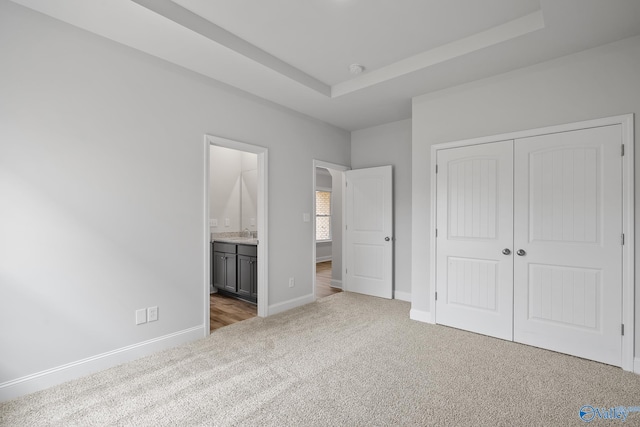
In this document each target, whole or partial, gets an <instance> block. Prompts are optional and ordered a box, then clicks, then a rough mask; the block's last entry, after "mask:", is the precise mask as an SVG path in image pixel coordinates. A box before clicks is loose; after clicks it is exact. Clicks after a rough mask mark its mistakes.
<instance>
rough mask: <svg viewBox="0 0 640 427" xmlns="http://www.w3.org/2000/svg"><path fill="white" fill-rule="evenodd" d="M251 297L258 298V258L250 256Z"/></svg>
mask: <svg viewBox="0 0 640 427" xmlns="http://www.w3.org/2000/svg"><path fill="white" fill-rule="evenodd" d="M251 297H253V298H255V299H256V301H257V300H258V258H253V257H252V258H251Z"/></svg>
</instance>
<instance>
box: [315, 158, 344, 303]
mask: <svg viewBox="0 0 640 427" xmlns="http://www.w3.org/2000/svg"><path fill="white" fill-rule="evenodd" d="M312 166H313V167H312V169H311V170H312V172H313V178H312V181H311V185H312V186H313V190H312V193H311V194H312V195H313V196H312V197H311V199H312V202H311V203H312V205H311V206H312V208H311V217H312V219H311V241H312V242H313V244H312V245H311V246H312V249H311V261H312V264H311V265H312V269H311V292H312V295H313V298H314V300H315V299H316V197H315V194H316V168H326V169H332V170H335V171H338V172H341V173H342V181H343V182H344V173H345V172H346V171H348V170H351V168H350V167H349V166H344V165H339V164H337V163H330V162H325V161H323V160H316V159H313V165H312ZM345 196H346V195H345V191H344V188H343V189H342V211H341V212H340V215H341V216H342V222H341V223H342V226H343V229H342V239H340V240H341V242H340V245H341V246H342V263H341V264H342V271H341V276H342V290H343V291H346V290H347V286H348V285H347V278H346V274H345V273H344V269H345V262H344V261H345V243H344V242H345V238H344V221H345V212H344V208H345V200H346V199H345ZM331 245H332V246H333V242H331ZM332 252H333V251H332ZM332 257H333V255H332ZM332 269H333V264H332Z"/></svg>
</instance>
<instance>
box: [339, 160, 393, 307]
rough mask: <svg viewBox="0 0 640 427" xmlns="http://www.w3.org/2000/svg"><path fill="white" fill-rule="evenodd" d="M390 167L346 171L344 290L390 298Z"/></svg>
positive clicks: (391, 204) (391, 284)
mask: <svg viewBox="0 0 640 427" xmlns="http://www.w3.org/2000/svg"><path fill="white" fill-rule="evenodd" d="M391 171H392V170H391V166H380V167H376V168H368V169H357V170H351V171H347V172H345V177H346V193H345V211H346V224H345V227H346V230H345V231H346V233H345V234H346V236H345V237H346V264H345V265H346V274H345V276H346V283H345V290H347V291H349V292H358V293H362V294H367V295H372V296H376V297H382V298H392V296H393V235H392V232H393V194H392V191H393V190H392V174H391Z"/></svg>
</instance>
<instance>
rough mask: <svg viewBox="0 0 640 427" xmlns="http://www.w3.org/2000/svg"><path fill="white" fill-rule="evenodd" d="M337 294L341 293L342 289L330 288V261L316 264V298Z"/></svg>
mask: <svg viewBox="0 0 640 427" xmlns="http://www.w3.org/2000/svg"><path fill="white" fill-rule="evenodd" d="M338 292H342V289H340V288H333V287H331V261H324V262H319V263H316V298H323V297H328V296H329V295H333V294H335V293H338Z"/></svg>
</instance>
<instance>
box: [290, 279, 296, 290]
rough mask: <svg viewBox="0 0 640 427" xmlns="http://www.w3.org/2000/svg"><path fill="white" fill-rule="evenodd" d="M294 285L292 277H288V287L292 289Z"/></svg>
mask: <svg viewBox="0 0 640 427" xmlns="http://www.w3.org/2000/svg"><path fill="white" fill-rule="evenodd" d="M295 285H296V280H295V279H294V278H293V277H289V287H290V288H293V287H294V286H295Z"/></svg>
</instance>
